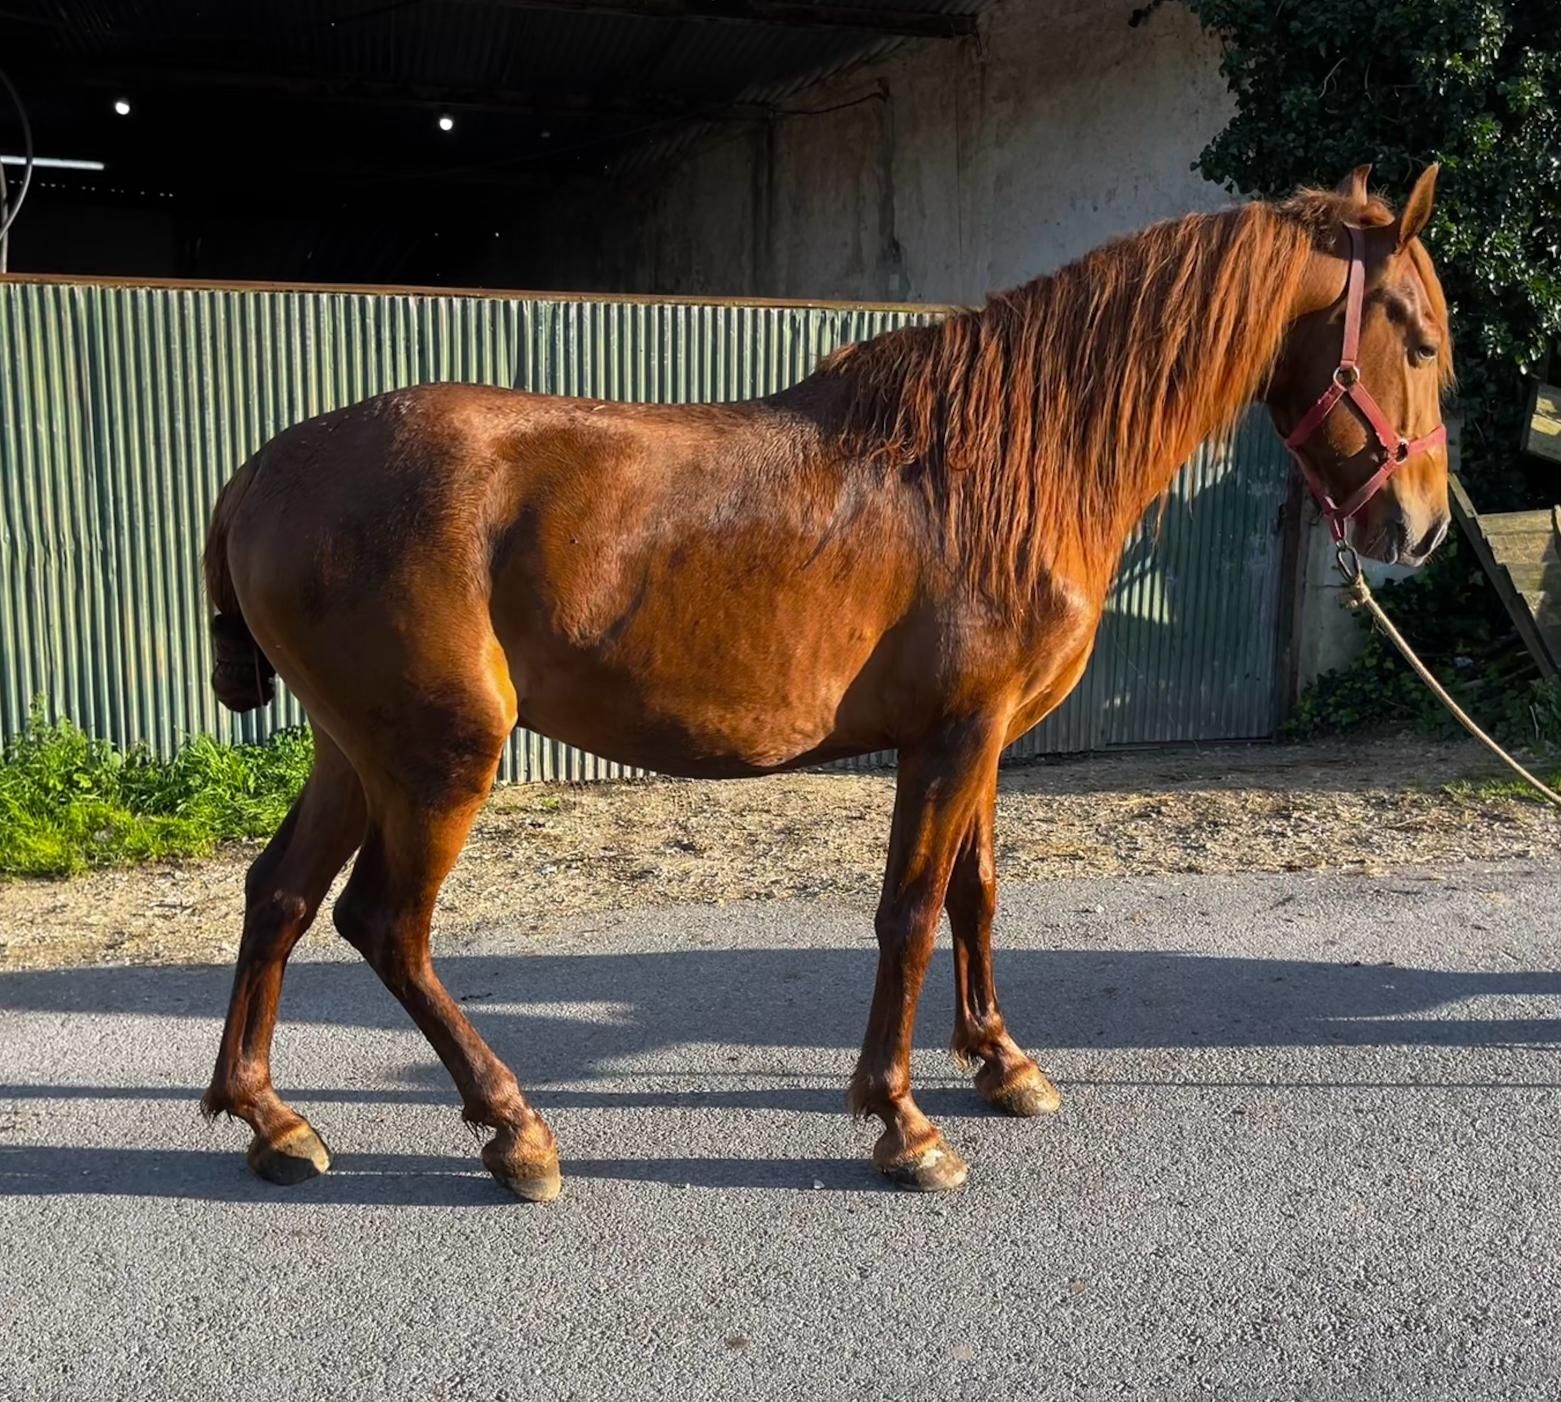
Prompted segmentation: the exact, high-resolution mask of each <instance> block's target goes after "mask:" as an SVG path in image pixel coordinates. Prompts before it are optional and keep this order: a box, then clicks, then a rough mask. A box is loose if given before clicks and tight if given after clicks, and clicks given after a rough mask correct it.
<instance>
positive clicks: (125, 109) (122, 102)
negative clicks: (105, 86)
mask: <svg viewBox="0 0 1561 1402" xmlns="http://www.w3.org/2000/svg"><path fill="white" fill-rule="evenodd" d="M114 111H116V112H117V113H119V115H120V116H121V117H128V116H129V115H130V103H129V102H128V101H127V100H126V99H125V98H122V97H121V98H118V99H117V100H116V101H115V103H114Z"/></svg>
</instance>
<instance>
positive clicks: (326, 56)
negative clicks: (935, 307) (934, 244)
mask: <svg viewBox="0 0 1561 1402" xmlns="http://www.w3.org/2000/svg"><path fill="white" fill-rule="evenodd" d="M975 8H977V7H976V5H975V4H974V3H967V4H948V3H942V0H892V3H873V2H872V0H856V3H851V4H831V3H812V4H804V3H783V2H782V0H230V3H223V4H212V3H206V4H188V3H179V0H5V3H4V4H3V6H0V69H3V70H4V71H5V72H6V74H7V75H8V76H9V77H10V78H11V80H12V82H13V83H14V85H15V87H16V89H17V90H18V91H19V93H20V95H21V98H22V101H23V102H24V104H25V106H26V110H27V114H28V116H29V117H30V119H31V126H32V134H33V142H34V151H35V154H36V155H37V156H38V157H41V158H47V159H49V160H60V159H65V160H69V161H79V162H88V163H101V166H102V168H101V169H68V168H59V167H55V166H52V165H50V166H44V165H40V166H39V167H38V168H36V169H35V171H34V175H33V183H32V189H31V191H30V193H29V195H28V198H27V202H26V206H25V208H24V209H23V210H22V212H21V214H20V216H19V218H18V219H17V222H16V224H15V227H14V229H13V230H12V233H11V237H10V249H9V262H10V268H11V270H12V271H17V272H47V273H69V274H77V275H98V276H104V275H109V276H112V275H118V276H147V277H174V278H194V279H204V280H221V281H236V280H252V281H297V282H310V283H337V282H347V283H371V284H402V285H444V286H520V287H534V288H545V287H550V286H553V284H552V282H551V281H550V279H549V275H548V270H547V267H546V264H545V259H540V258H538V257H537V256H533V255H532V254H530V253H529V252H528V245H529V239H528V236H527V230H528V227H535V223H534V222H533V221H546V220H547V219H548V218H549V217H550V215H549V211H550V209H551V208H552V207H553V206H554V202H555V200H556V199H557V197H558V196H560V195H562V194H565V193H568V194H570V195H571V196H572V200H571V205H570V207H571V208H573V209H575V210H578V209H579V208H580V207H581V201H582V199H583V200H584V207H585V208H587V209H589V207H590V192H591V191H592V190H593V189H597V190H602V191H603V192H605V191H606V190H607V188H608V186H609V184H612V183H616V182H623V181H629V180H638V181H644V180H652V179H654V178H655V171H656V169H657V168H658V165H659V164H661V163H664V162H667V161H672V160H676V158H677V153H678V151H679V150H680V149H681V148H682V147H684V146H685V145H686V143H687V142H688V141H689V140H690V139H691V138H692V137H694V136H697V135H698V134H699V133H701V132H703V131H707V130H709V129H710V128H712V127H716V126H720V125H725V124H750V123H762V122H766V121H774V120H780V119H784V118H786V117H787V116H789V115H793V114H795V113H798V112H805V111H806V110H807V104H806V96H805V94H804V92H803V90H804V89H805V88H806V87H807V86H808V85H809V84H810V83H813V82H815V81H817V80H818V79H820V78H822V77H825V76H827V75H830V74H834V73H838V72H840V71H841V70H843V69H845V68H847V67H849V66H851V65H852V64H855V63H858V62H860V61H862V60H863V59H866V58H870V57H875V56H877V55H880V54H882V53H883V52H885V51H886V49H888V48H889V47H892V46H893V45H895V44H897V43H901V42H904V41H907V40H923V41H937V40H949V39H959V38H963V37H967V36H969V35H971V34H972V33H973V32H974V27H975V19H974V16H973V13H972V12H973V11H974V9H975ZM21 144H22V136H21V127H20V125H19V123H18V119H17V115H16V113H15V112H14V111H12V110H11V104H10V103H9V102H6V101H4V95H3V94H0V150H3V152H4V154H6V155H7V156H16V155H19V154H20V147H21ZM4 169H5V174H6V177H7V180H8V182H9V186H10V194H11V196H12V198H13V199H14V197H15V195H16V193H17V185H18V183H19V181H20V179H21V175H22V169H21V167H20V166H18V165H16V164H14V163H9V162H8V163H7V164H6V166H5V168H4ZM554 232H555V233H556V232H557V231H554Z"/></svg>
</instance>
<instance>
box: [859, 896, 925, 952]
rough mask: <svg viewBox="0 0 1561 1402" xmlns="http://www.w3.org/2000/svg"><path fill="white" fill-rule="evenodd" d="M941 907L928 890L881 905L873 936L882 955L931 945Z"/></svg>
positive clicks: (875, 916)
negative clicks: (876, 939)
mask: <svg viewBox="0 0 1561 1402" xmlns="http://www.w3.org/2000/svg"><path fill="white" fill-rule="evenodd" d="M937 921H938V904H937V902H936V901H934V900H933V899H932V898H931V896H930V895H929V894H928V893H927V892H924V891H920V890H917V891H911V892H908V893H906V894H905V895H903V896H899V897H896V898H894V899H885V900H883V901H881V902H880V903H879V906H878V911H877V913H876V914H875V915H874V916H873V933H874V934H875V935H876V936H877V937H878V949H879V952H880V953H881V954H900V953H903V952H908V951H912V950H915V949H917V948H919V947H920V946H921V945H923V944H930V943H931V937H932V932H933V930H934V929H936V927H937Z"/></svg>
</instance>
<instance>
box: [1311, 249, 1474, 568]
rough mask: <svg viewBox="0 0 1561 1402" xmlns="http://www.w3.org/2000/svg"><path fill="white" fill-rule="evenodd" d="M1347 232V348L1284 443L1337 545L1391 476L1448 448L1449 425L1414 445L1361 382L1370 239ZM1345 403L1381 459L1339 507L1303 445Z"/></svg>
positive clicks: (1345, 314)
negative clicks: (1433, 451) (1366, 430)
mask: <svg viewBox="0 0 1561 1402" xmlns="http://www.w3.org/2000/svg"><path fill="white" fill-rule="evenodd" d="M1344 231H1345V233H1347V234H1348V235H1349V236H1350V275H1349V280H1348V281H1347V282H1346V284H1345V303H1344V347H1343V350H1342V351H1341V352H1340V355H1339V364H1338V368H1337V369H1335V370H1334V372H1333V380H1332V381H1331V383H1330V384H1329V385H1328V388H1327V389H1325V390H1324V391H1323V392H1322V393H1321V394H1320V395H1319V396H1318V397H1317V402H1316V403H1315V404H1313V405H1312V407H1311V408H1310V409H1308V410H1307V411H1306V414H1305V415H1304V416H1303V417H1302V419H1301V422H1300V423H1298V424H1297V425H1296V426H1295V427H1294V428H1293V429H1292V430H1291V431H1290V433H1289V434H1288V436H1287V437H1286V438H1285V447H1286V448H1288V449H1289V450H1290V456H1291V457H1293V458H1294V459H1295V461H1296V466H1297V467H1299V468H1300V469H1301V476H1302V477H1303V478H1304V479H1305V480H1306V485H1307V487H1308V488H1309V489H1310V491H1311V493H1312V495H1313V496H1314V497H1315V498H1316V499H1317V505H1318V506H1319V507H1320V508H1321V509H1322V514H1323V516H1324V517H1325V518H1326V519H1327V522H1328V529H1329V530H1330V531H1332V532H1333V538H1334V540H1336V541H1338V542H1340V543H1341V544H1342V543H1343V540H1344V523H1345V522H1346V521H1348V520H1349V519H1350V517H1352V516H1353V515H1355V513H1356V512H1357V511H1359V510H1360V509H1361V507H1363V506H1364V505H1365V504H1366V503H1367V502H1368V501H1370V500H1371V499H1372V497H1374V496H1376V494H1377V493H1378V492H1380V491H1381V490H1382V488H1383V486H1384V485H1385V484H1386V483H1387V480H1388V478H1389V477H1391V476H1392V475H1393V474H1394V473H1395V472H1397V471H1398V469H1399V468H1401V467H1402V466H1403V465H1404V464H1405V463H1406V462H1408V461H1409V459H1410V458H1412V457H1414V456H1415V454H1417V453H1425V452H1429V451H1430V450H1431V449H1433V448H1445V447H1446V446H1447V425H1446V424H1438V425H1437V426H1436V427H1435V428H1433V429H1432V430H1431V432H1430V433H1428V434H1426V435H1425V436H1424V437H1423V438H1416V439H1414V440H1413V441H1411V440H1409V439H1407V438H1405V437H1404V435H1403V434H1401V433H1400V432H1399V431H1398V430H1397V429H1395V428H1394V427H1393V425H1392V424H1391V423H1389V422H1388V417H1387V415H1386V414H1384V413H1383V412H1382V407H1381V406H1380V405H1379V404H1378V403H1377V401H1376V400H1375V399H1373V398H1372V397H1371V391H1370V390H1368V389H1367V388H1366V386H1365V385H1363V384H1362V383H1361V380H1360V368H1359V364H1358V358H1359V355H1360V315H1361V306H1362V304H1363V303H1364V302H1365V299H1366V253H1365V247H1366V240H1365V237H1364V236H1363V235H1362V233H1361V231H1360V230H1359V229H1357V228H1354V227H1353V226H1351V225H1346V226H1345V230H1344ZM1340 400H1347V401H1348V402H1349V404H1350V405H1351V407H1352V408H1353V409H1354V410H1355V411H1356V413H1358V414H1359V415H1360V417H1361V418H1362V419H1363V420H1364V421H1365V423H1366V426H1367V427H1368V428H1370V429H1371V431H1372V433H1373V434H1374V435H1375V436H1376V440H1377V441H1376V444H1375V446H1374V447H1373V449H1372V451H1373V452H1374V453H1375V454H1376V457H1377V470H1376V471H1375V472H1374V473H1372V475H1371V476H1370V477H1368V478H1367V479H1366V480H1365V481H1364V482H1363V483H1361V485H1360V486H1359V487H1357V488H1356V489H1355V490H1354V491H1353V492H1351V493H1350V494H1349V496H1347V497H1345V499H1344V500H1343V501H1342V502H1336V501H1334V499H1333V495H1332V493H1331V492H1329V490H1328V488H1327V486H1326V485H1325V484H1324V483H1323V480H1322V478H1320V477H1319V476H1318V475H1317V473H1316V472H1315V471H1314V470H1313V468H1312V465H1311V464H1310V463H1309V462H1307V460H1306V459H1305V457H1303V456H1302V454H1301V446H1302V445H1303V444H1304V443H1305V442H1306V441H1307V439H1309V438H1310V437H1311V436H1312V435H1313V434H1314V433H1316V432H1317V430H1318V429H1320V428H1321V427H1322V426H1323V421H1324V420H1325V419H1327V417H1328V415H1329V414H1331V413H1332V412H1333V410H1334V407H1335V406H1336V405H1337V404H1338V403H1339V401H1340Z"/></svg>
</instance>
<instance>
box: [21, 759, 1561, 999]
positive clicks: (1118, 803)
mask: <svg viewBox="0 0 1561 1402" xmlns="http://www.w3.org/2000/svg"><path fill="white" fill-rule="evenodd" d="M1488 772H1489V761H1488V760H1487V759H1486V757H1485V756H1484V754H1483V752H1481V751H1480V750H1478V749H1477V748H1476V747H1475V746H1473V745H1462V744H1447V745H1438V744H1427V743H1425V742H1420V741H1405V740H1391V741H1380V740H1379V741H1357V740H1352V741H1350V742H1348V743H1338V742H1332V743H1327V744H1313V745H1294V746H1269V745H1262V746H1227V747H1220V748H1215V749H1206V750H1182V751H1173V752H1168V751H1164V750H1151V751H1137V752H1119V753H1115V754H1110V755H1106V756H1092V757H1088V758H1080V759H1068V760H1063V761H1058V762H1052V763H1043V764H1031V765H1027V766H1016V767H1013V768H1010V769H1006V770H1004V772H1003V778H1002V789H1001V796H1000V799H999V812H998V841H999V851H998V871H999V876H1000V877H1001V878H1002V879H1004V880H1043V879H1054V878H1057V877H1076V876H1108V875H1146V874H1154V873H1162V872H1165V873H1174V872H1193V873H1196V872H1225V871H1311V870H1322V869H1326V868H1344V869H1354V870H1359V871H1366V872H1371V871H1376V870H1383V869H1386V868H1387V867H1390V866H1401V865H1405V864H1417V863H1418V864H1423V863H1443V864H1445V863H1448V862H1458V861H1469V860H1485V859H1496V860H1500V859H1504V858H1513V857H1518V858H1524V857H1528V858H1541V859H1545V858H1548V857H1551V856H1553V855H1554V854H1556V853H1557V852H1558V851H1561V814H1557V813H1556V812H1554V811H1552V810H1550V809H1547V808H1544V807H1541V806H1539V805H1537V804H1533V803H1528V802H1524V801H1520V800H1514V799H1510V798H1493V799H1479V798H1469V797H1460V796H1458V795H1455V794H1451V793H1448V792H1447V791H1446V790H1445V789H1443V788H1441V787H1440V785H1443V784H1445V783H1447V782H1449V781H1451V780H1454V779H1457V778H1460V777H1465V776H1469V775H1475V774H1482V773H1488ZM893 782H894V781H893V777H892V775H889V774H838V773H831V774H794V775H787V776H782V777H776V778H770V779H760V780H750V781H745V782H741V783H714V782H685V781H674V780H659V781H647V782H641V783H633V784H594V785H575V786H569V785H532V786H525V787H515V788H509V789H504V790H500V791H499V792H498V793H497V794H495V796H494V798H493V799H492V801H491V802H490V803H489V804H488V806H487V808H486V809H485V810H484V812H483V813H482V815H481V817H480V818H479V819H478V821H477V824H476V826H475V827H474V829H473V832H472V836H471V840H470V841H469V843H468V844H467V848H466V851H465V853H464V854H463V856H462V858H461V861H460V863H459V865H458V866H457V867H456V869H455V871H454V872H453V873H452V875H451V878H450V880H449V882H448V883H447V885H446V887H445V891H444V896H443V900H442V903H441V907H440V912H439V915H438V916H437V917H436V918H437V921H438V928H439V931H440V933H441V935H442V936H444V937H447V938H448V937H454V938H456V939H467V938H472V937H475V936H478V935H480V934H481V933H482V931H484V930H485V929H489V928H493V927H496V926H503V927H506V928H517V927H518V928H521V929H525V930H528V931H531V932H533V933H536V934H546V933H548V932H549V931H550V930H552V929H554V928H557V927H558V925H559V923H560V922H561V921H565V920H569V919H571V918H573V917H575V916H578V915H581V914H589V913H592V912H610V911H625V910H641V909H651V908H658V907H665V906H668V905H673V904H680V903H698V904H718V903H722V902H727V901H734V900H773V899H783V898H807V897H811V896H828V897H831V898H833V899H837V900H843V901H846V902H848V903H850V904H852V905H854V906H858V907H860V908H861V909H863V910H866V909H868V908H870V906H871V904H872V902H873V900H874V899H875V896H876V893H877V887H878V881H879V877H880V874H881V872H882V867H883V859H884V847H885V842H886V839H887V834H888V827H889V812H890V807H891V802H892V796H893ZM254 850H255V849H254V848H250V847H245V846H234V847H232V848H229V849H227V850H225V851H224V852H223V853H222V854H221V855H220V856H218V857H217V858H215V859H213V860H210V861H203V862H186V863H172V864H170V863H162V864H156V865H152V866H146V867H140V868H136V869H133V870H118V871H105V872H98V873H94V874H91V875H88V876H85V877H78V878H74V879H72V880H68V881H33V882H12V883H10V884H0V969H4V968H28V967H46V966H51V965H67V964H79V963H90V962H97V961H102V960H112V961H114V962H120V963H145V962H170V961H197V962H199V961H214V962H223V961H225V960H229V959H231V958H232V956H233V953H234V951H235V949H236V945H237V937H238V930H239V923H240V916H241V910H242V890H243V875H244V869H245V867H246V866H247V864H248V863H249V861H250V860H251V858H252V856H253V854H254ZM322 928H325V927H322ZM316 937H318V936H316Z"/></svg>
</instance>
